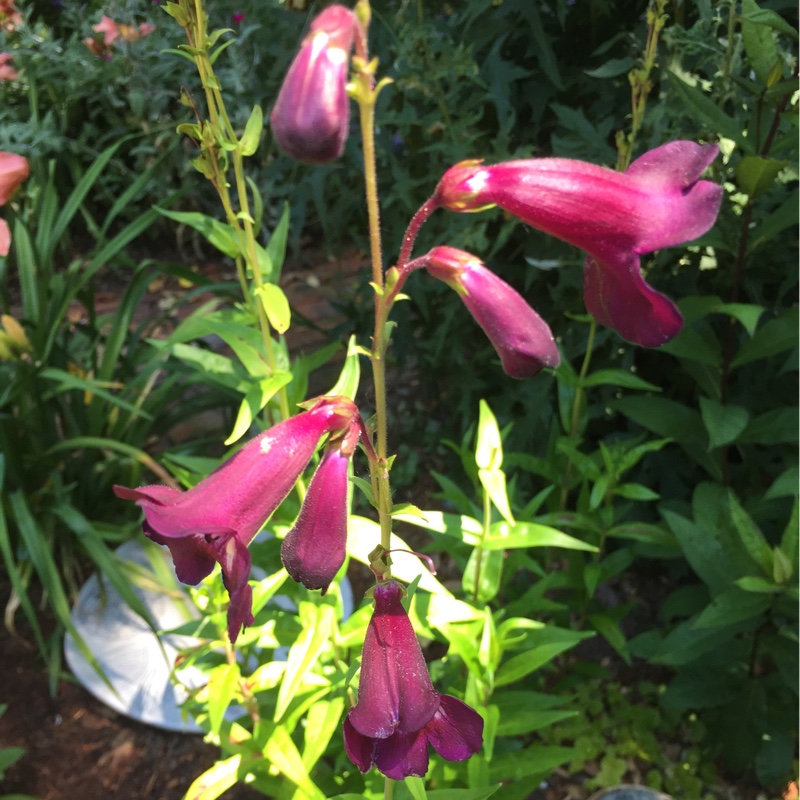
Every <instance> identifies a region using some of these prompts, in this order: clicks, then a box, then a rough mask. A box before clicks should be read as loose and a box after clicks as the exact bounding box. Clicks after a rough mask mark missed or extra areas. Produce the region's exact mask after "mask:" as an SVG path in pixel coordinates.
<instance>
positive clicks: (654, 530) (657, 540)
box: [606, 522, 677, 547]
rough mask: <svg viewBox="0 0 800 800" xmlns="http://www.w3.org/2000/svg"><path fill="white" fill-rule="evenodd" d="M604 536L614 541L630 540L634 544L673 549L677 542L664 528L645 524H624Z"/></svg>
mask: <svg viewBox="0 0 800 800" xmlns="http://www.w3.org/2000/svg"><path fill="white" fill-rule="evenodd" d="M606 536H610V537H611V538H614V539H631V540H633V541H634V542H643V543H644V544H655V545H660V546H662V547H675V546H676V545H677V542H676V541H675V537H674V536H673V535H672V534H671V533H670V532H669V531H667V530H664V528H661V527H659V526H658V525H650V524H648V523H646V522H625V523H623V524H622V525H616V526H614V527H613V528H611V529H610V530H609V531H608V533H607V534H606Z"/></svg>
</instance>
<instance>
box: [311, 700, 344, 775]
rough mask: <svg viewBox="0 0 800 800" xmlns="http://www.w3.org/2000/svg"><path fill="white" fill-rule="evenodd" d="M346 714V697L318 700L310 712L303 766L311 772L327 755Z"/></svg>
mask: <svg viewBox="0 0 800 800" xmlns="http://www.w3.org/2000/svg"><path fill="white" fill-rule="evenodd" d="M343 712H344V697H334V698H333V699H330V700H327V699H326V700H317V702H316V703H314V705H313V706H311V708H310V709H309V710H308V717H307V718H306V726H305V737H304V739H303V764H304V765H305V768H306V770H308V771H309V772H310V771H311V770H312V769H313V768H314V765H315V764H316V763H317V761H319V760H320V758H322V756H323V755H324V754H325V750H326V749H327V747H328V743H329V742H330V740H331V738H332V737H333V735H334V733H336V731H337V730H338V728H339V721H340V720H341V718H342V713H343Z"/></svg>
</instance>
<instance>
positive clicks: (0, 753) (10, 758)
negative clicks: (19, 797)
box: [0, 747, 28, 800]
mask: <svg viewBox="0 0 800 800" xmlns="http://www.w3.org/2000/svg"><path fill="white" fill-rule="evenodd" d="M27 752H28V751H27V750H26V749H25V748H24V747H3V748H0V778H2V777H3V773H4V772H5V770H7V769H8V768H9V767H10V766H11V765H12V764H16V763H17V761H19V760H20V759H21V758H22V756H24V755H25V753H27ZM7 797H8V795H3V798H4V800H5V798H7Z"/></svg>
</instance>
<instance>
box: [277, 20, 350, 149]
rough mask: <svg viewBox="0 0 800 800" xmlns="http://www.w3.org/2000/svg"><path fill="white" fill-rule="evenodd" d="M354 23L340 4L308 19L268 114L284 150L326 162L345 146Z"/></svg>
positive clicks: (348, 117) (348, 115)
mask: <svg viewBox="0 0 800 800" xmlns="http://www.w3.org/2000/svg"><path fill="white" fill-rule="evenodd" d="M357 25H358V22H357V20H356V18H355V16H354V14H353V12H352V11H350V10H348V9H347V8H345V7H344V6H340V5H332V6H329V7H328V8H326V9H325V10H324V11H323V12H322V13H321V14H320V15H319V16H318V17H317V18H316V19H315V20H314V21H313V22H312V23H311V30H310V32H309V33H308V35H307V36H306V38H305V39H304V40H303V43H302V45H301V46H300V52H299V53H298V54H297V56H295V59H294V61H293V62H292V65H291V67H289V72H288V73H287V74H286V77H285V78H284V81H283V85H282V86H281V90H280V92H279V93H278V99H277V100H276V101H275V105H274V107H273V109H272V114H271V115H270V121H271V123H272V132H273V134H274V135H275V141H276V142H277V143H278V146H279V147H280V148H281V150H283V152H284V153H286V155H288V156H291V157H292V158H295V159H297V160H298V161H305V162H307V163H310V164H327V163H328V162H329V161H333V160H334V159H336V158H338V157H339V156H340V155H341V154H342V151H343V150H344V143H345V140H346V139H347V130H348V126H349V123H350V99H349V97H348V95H347V77H348V69H349V61H350V50H351V48H352V46H353V38H354V36H355V32H356V26H357Z"/></svg>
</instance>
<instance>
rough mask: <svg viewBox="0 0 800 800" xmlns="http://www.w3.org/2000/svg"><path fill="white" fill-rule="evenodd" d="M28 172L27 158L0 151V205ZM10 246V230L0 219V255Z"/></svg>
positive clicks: (4, 253) (4, 202)
mask: <svg viewBox="0 0 800 800" xmlns="http://www.w3.org/2000/svg"><path fill="white" fill-rule="evenodd" d="M29 174H30V168H29V167H28V161H27V159H25V158H23V157H22V156H19V155H17V154H16V153H2V152H0V206H2V205H5V204H6V203H7V202H8V201H9V199H10V198H11V195H12V194H13V193H14V190H15V189H16V188H17V187H18V186H19V185H20V184H21V183H22V181H24V180H25V179H26V178H27V177H28V175H29ZM10 247H11V231H10V230H9V227H8V223H7V222H6V221H5V220H4V219H0V256H6V255H8V251H9V248H10Z"/></svg>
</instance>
